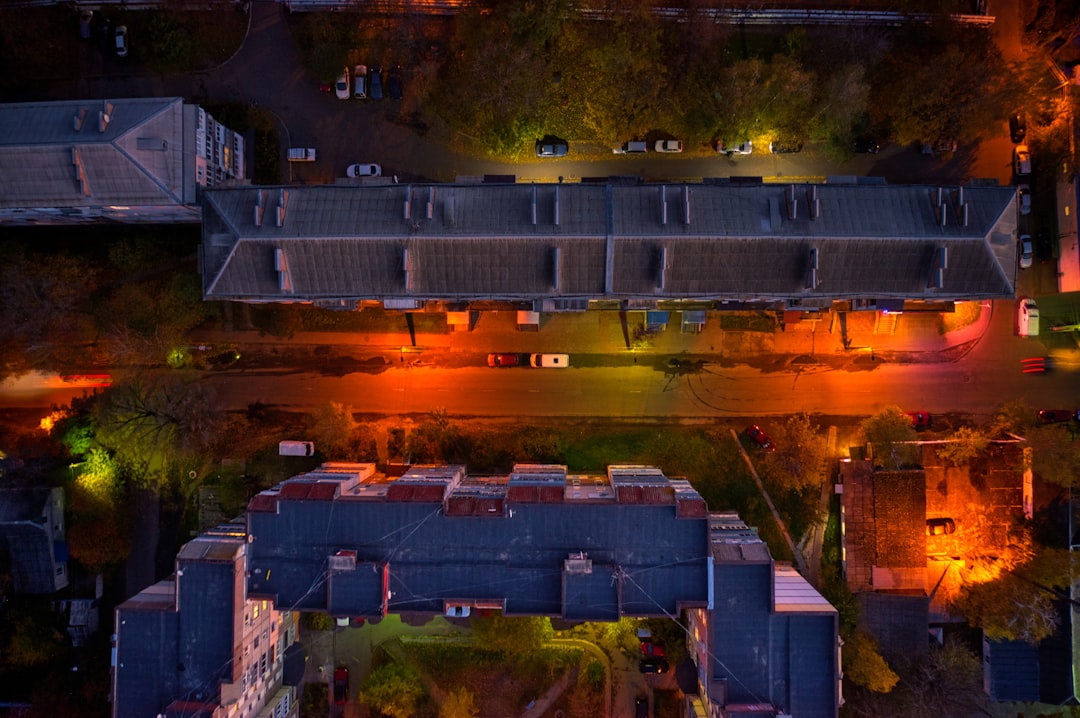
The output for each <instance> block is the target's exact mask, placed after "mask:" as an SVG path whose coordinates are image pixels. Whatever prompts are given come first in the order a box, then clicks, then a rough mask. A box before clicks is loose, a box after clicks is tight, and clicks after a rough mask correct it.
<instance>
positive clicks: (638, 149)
mask: <svg viewBox="0 0 1080 718" xmlns="http://www.w3.org/2000/svg"><path fill="white" fill-rule="evenodd" d="M611 151H612V152H613V153H614V154H617V155H639V154H641V153H643V152H648V151H649V143H648V142H642V141H641V140H630V141H629V142H623V143H622V144H621V145H618V146H617V147H612V148H611Z"/></svg>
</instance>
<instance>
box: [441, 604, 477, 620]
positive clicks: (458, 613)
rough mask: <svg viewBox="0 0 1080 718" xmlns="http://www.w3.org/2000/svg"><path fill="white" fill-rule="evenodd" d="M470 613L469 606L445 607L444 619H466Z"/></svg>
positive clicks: (470, 608)
mask: <svg viewBox="0 0 1080 718" xmlns="http://www.w3.org/2000/svg"><path fill="white" fill-rule="evenodd" d="M470 613H472V607H471V606H447V607H446V617H447V618H468V617H469V614H470Z"/></svg>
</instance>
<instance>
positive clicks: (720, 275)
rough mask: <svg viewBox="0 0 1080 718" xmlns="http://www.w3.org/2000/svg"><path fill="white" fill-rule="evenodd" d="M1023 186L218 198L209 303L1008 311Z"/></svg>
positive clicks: (311, 190) (664, 187) (212, 213)
mask: <svg viewBox="0 0 1080 718" xmlns="http://www.w3.org/2000/svg"><path fill="white" fill-rule="evenodd" d="M1017 220H1018V215H1017V205H1016V191H1015V188H1013V187H998V186H964V187H936V186H890V185H877V184H874V185H867V184H820V185H819V184H761V183H750V184H747V183H732V182H727V183H723V182H715V183H704V184H632V185H622V184H616V183H610V182H609V183H606V184H591V183H582V184H423V185H417V184H391V183H387V184H381V185H363V186H336V185H335V186H319V187H275V188H268V187H262V188H256V187H243V188H233V189H223V190H216V191H209V192H207V193H206V197H205V202H204V216H203V242H202V249H201V257H202V271H203V294H204V297H205V298H207V299H223V300H238V301H248V302H316V303H321V304H324V305H328V306H341V307H346V308H349V307H354V306H356V304H357V303H358V302H360V301H365V300H374V301H380V302H383V303H384V304H385V305H386V306H388V307H394V308H418V307H421V306H423V305H424V304H425V303H430V302H444V303H453V302H468V301H475V300H502V301H506V302H514V303H518V304H519V305H520V304H521V303H532V304H533V305H534V307H535V308H536V309H537V310H541V309H542V305H543V304H544V303H545V302H547V303H548V305H549V306H551V303H553V302H563V303H567V304H574V303H577V305H578V306H579V307H580V306H581V305H587V303H589V302H596V301H606V300H620V301H623V302H629V303H644V304H647V303H649V302H658V301H662V300H687V299H690V300H697V301H719V302H722V301H741V302H747V301H756V302H762V301H765V302H775V303H781V304H783V305H785V306H790V307H803V308H827V307H829V306H830V305H831V303H832V302H834V301H837V300H850V301H869V302H871V303H872V302H874V301H877V300H880V301H882V302H893V303H896V302H900V303H903V302H904V301H917V302H929V303H937V302H943V301H944V302H947V301H955V300H969V299H996V298H1006V297H1012V296H1014V293H1015V282H1016V274H1017Z"/></svg>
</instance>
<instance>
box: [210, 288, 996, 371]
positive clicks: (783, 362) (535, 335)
mask: <svg viewBox="0 0 1080 718" xmlns="http://www.w3.org/2000/svg"><path fill="white" fill-rule="evenodd" d="M993 311H994V307H993V304H992V303H991V302H983V304H982V306H981V309H980V311H979V312H978V317H977V318H975V319H974V320H973V321H972V323H970V324H968V325H966V326H963V327H961V328H959V329H957V330H955V331H951V332H944V331H943V329H942V320H941V315H939V314H938V313H935V312H927V313H906V314H902V315H899V316H898V317H897V318H896V324H895V328H894V331H892V332H881V331H878V332H875V326H876V325H878V324H879V323H881V324H884V323H885V322H884V321H883V320H882V316H883V315H881V314H879V313H877V312H873V311H862V312H846V313H829V312H823V313H822V314H821V315H820V316H817V317H814V318H811V319H804V320H802V321H799V322H796V323H790V322H788V323H786V324H785V325H784V326H782V327H781V328H778V329H777V330H776V331H774V332H759V331H737V330H730V329H724V328H722V327H721V319H722V314H723V313H721V312H710V313H709V314H708V315H707V318H706V323H705V326H704V328H703V329H702V331H701V332H699V333H694V334H684V333H682V332H681V331H680V319H681V317H680V314H681V313H680V312H671V313H670V321H669V324H668V326H667V327H666V328H665V329H663V330H661V331H655V332H649V333H647V334H646V333H645V332H644V322H645V313H644V312H636V311H635V312H626V313H625V326H624V323H623V319H622V315H621V313H620V312H616V311H590V312H581V313H564V314H547V315H544V316H543V320H542V323H541V328H540V331H538V332H529V331H519V330H518V328H517V325H516V317H517V314H516V312H514V311H484V312H478V313H477V317H476V319H475V321H474V325H473V328H472V330H471V331H468V330H464V329H461V330H451V328H450V327H449V326H447V325H445V324H443V323H442V322H441V321H440V322H439V323H438V324H437V326H438V327H439V330H437V331H431V330H428V331H423V330H419V329H418V330H417V331H416V333H415V342H414V339H413V337H412V336H410V334H409V332H408V331H407V330H406V329H405V321H404V318H403V317H402V316H401V315H397V314H389V313H388V314H387V315H386V317H385V319H383V320H382V321H381V322H380V323H382V324H383V325H384V328H379V327H376V328H374V329H369V330H367V331H362V332H301V333H297V334H295V335H294V336H293V337H292V338H290V339H285V338H280V337H272V336H269V335H265V336H264V335H260V334H259V333H258V332H255V331H230V332H226V331H196V332H194V333H193V335H192V341H194V342H200V343H210V344H215V343H217V344H230V343H232V344H238V345H241V346H242V347H246V348H247V350H248V351H259V350H265V351H269V352H273V351H276V350H275V349H274V348H275V347H289V348H290V349H291V350H294V351H296V350H302V351H305V352H307V353H314V354H315V355H317V356H318V355H324V354H327V353H330V352H335V353H338V354H341V353H347V354H352V355H357V356H368V357H370V356H371V355H374V354H381V355H382V356H383V357H384V358H385V359H386V361H388V362H395V363H399V362H400V363H417V362H422V361H426V360H427V359H428V358H435V357H440V358H442V359H452V358H453V357H455V356H457V358H459V359H468V360H469V363H473V362H474V361H475V357H476V355H481V354H487V353H489V352H505V353H528V352H557V353H567V354H576V355H582V354H594V355H609V357H610V355H614V356H616V357H622V359H621V360H619V361H621V362H625V363H630V362H631V361H637V357H639V356H643V357H647V356H671V357H673V358H674V357H685V358H690V357H699V358H702V359H708V360H709V361H721V362H732V363H748V364H762V365H767V366H768V367H770V368H783V367H785V366H787V365H789V364H810V363H819V364H831V365H833V366H835V367H838V368H843V367H848V368H853V365H859V364H868V365H872V364H873V363H874V362H877V361H888V362H893V363H938V362H946V361H955V360H957V359H958V358H960V357H961V356H963V355H964V354H965V353H966V352H967V351H968V350H970V348H971V347H972V346H974V344H975V343H977V342H978V341H979V339H980V338H981V337H982V336H983V334H984V332H985V331H986V329H987V327H988V326H989V324H990V320H991V318H992V316H993ZM427 318H428V321H427V322H425V324H427V325H428V326H430V324H431V322H430V318H431V315H427ZM345 347H349V348H350V349H349V350H348V351H345Z"/></svg>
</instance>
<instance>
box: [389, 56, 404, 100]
mask: <svg viewBox="0 0 1080 718" xmlns="http://www.w3.org/2000/svg"><path fill="white" fill-rule="evenodd" d="M386 94H388V95H390V99H391V100H400V99H401V98H402V97H403V96H404V94H405V93H404V92H402V90H401V65H398V66H397V67H395V68H394V69H393V70H390V72H388V73H387V75H386Z"/></svg>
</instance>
